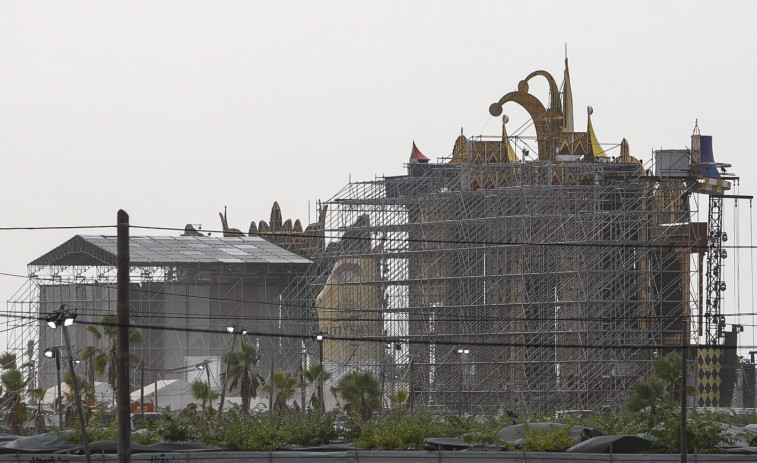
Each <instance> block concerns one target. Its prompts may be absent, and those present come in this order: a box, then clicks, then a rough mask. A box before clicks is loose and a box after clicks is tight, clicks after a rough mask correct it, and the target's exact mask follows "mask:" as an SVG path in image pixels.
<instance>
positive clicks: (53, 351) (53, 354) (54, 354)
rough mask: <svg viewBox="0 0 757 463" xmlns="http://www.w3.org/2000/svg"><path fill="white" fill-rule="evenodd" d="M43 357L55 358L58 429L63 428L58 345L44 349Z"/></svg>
mask: <svg viewBox="0 0 757 463" xmlns="http://www.w3.org/2000/svg"><path fill="white" fill-rule="evenodd" d="M45 357H47V358H54V359H55V376H56V377H57V379H58V429H59V430H61V431H62V430H63V396H62V395H61V387H60V350H59V349H58V347H51V348H49V349H47V350H45Z"/></svg>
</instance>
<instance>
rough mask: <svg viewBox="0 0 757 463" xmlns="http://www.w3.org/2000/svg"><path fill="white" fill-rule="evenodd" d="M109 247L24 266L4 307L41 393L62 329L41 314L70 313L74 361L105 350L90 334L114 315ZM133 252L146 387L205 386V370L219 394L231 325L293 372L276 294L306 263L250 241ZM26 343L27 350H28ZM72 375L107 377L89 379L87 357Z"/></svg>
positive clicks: (135, 379)
mask: <svg viewBox="0 0 757 463" xmlns="http://www.w3.org/2000/svg"><path fill="white" fill-rule="evenodd" d="M115 241H116V237H105V236H75V237H74V238H72V239H71V240H69V241H67V242H65V243H63V244H62V245H60V246H58V247H57V248H55V249H53V250H51V251H50V252H48V253H47V254H45V255H44V256H42V257H40V258H38V259H36V260H35V261H33V262H32V263H31V264H29V266H28V272H29V279H28V280H27V282H26V283H25V284H24V286H23V287H22V288H21V289H20V290H19V291H18V292H17V294H16V295H15V296H14V297H13V298H12V300H11V301H10V303H9V309H10V311H11V313H13V314H14V315H13V316H12V317H8V319H7V323H8V333H9V343H8V344H9V348H10V350H11V351H13V352H15V353H17V355H19V358H21V356H22V355H23V356H24V357H23V358H24V361H26V362H27V363H32V364H34V365H36V366H38V371H37V372H36V373H37V374H36V375H30V377H35V378H37V380H38V381H39V386H40V387H51V386H53V385H54V384H55V368H54V362H50V361H45V360H46V359H45V357H43V355H42V354H43V352H44V350H45V349H47V348H53V347H60V346H63V345H64V344H63V340H62V339H61V333H60V332H61V330H51V329H49V328H48V327H47V325H46V324H45V323H44V322H43V321H40V317H44V316H45V315H46V314H50V313H53V312H55V311H56V310H57V309H58V308H59V307H61V305H65V306H68V307H72V308H75V310H76V313H77V318H76V322H77V323H76V324H75V325H74V326H72V327H71V328H69V330H70V331H71V347H72V351H73V355H74V357H75V359H81V354H82V353H83V351H84V350H85V349H87V348H95V349H100V350H102V351H105V350H107V349H108V348H109V347H110V345H109V344H108V343H109V342H110V340H108V339H107V338H106V337H103V338H102V339H98V337H97V336H95V335H94V334H93V333H92V332H91V331H90V330H88V329H87V328H91V327H94V328H97V329H98V330H100V331H101V332H102V331H103V328H102V327H101V326H98V323H100V322H101V321H102V319H103V317H104V316H106V315H115V314H116V306H117V300H116V277H117V269H116V266H115V259H116V255H115ZM130 248H131V252H132V260H131V267H130V275H129V281H130V283H129V311H130V321H131V323H132V324H133V325H135V326H137V327H139V328H140V331H141V332H142V335H143V338H144V341H143V342H142V343H137V344H134V345H132V346H131V351H132V353H134V354H135V356H136V358H138V359H139V362H141V363H142V366H144V370H145V371H146V373H145V378H144V380H145V381H146V384H149V383H151V382H154V381H157V380H159V379H182V380H186V381H190V382H191V381H192V380H194V379H196V378H198V377H200V376H201V375H202V376H203V378H201V379H203V380H204V375H205V374H206V373H208V372H209V376H210V382H211V386H212V387H214V388H216V389H218V388H220V386H221V381H220V377H219V376H220V374H221V373H222V372H223V371H224V369H223V366H222V359H223V357H224V355H225V354H226V353H228V352H229V350H230V349H231V342H232V337H231V336H228V335H227V333H226V331H227V330H226V326H227V325H230V324H232V323H239V324H241V325H244V326H245V327H246V328H247V330H249V332H251V333H263V334H266V335H265V336H257V337H247V342H253V343H255V345H256V347H257V350H258V352H259V354H261V356H262V358H263V361H264V362H265V363H266V364H267V365H269V364H270V363H269V362H270V361H271V359H276V368H277V369H283V370H296V369H297V367H298V365H299V364H300V362H298V361H295V364H294V365H290V364H286V363H284V360H283V359H287V358H295V357H296V355H297V354H300V353H301V352H302V346H301V343H300V341H299V339H298V338H293V339H288V340H287V341H286V342H281V341H280V339H279V337H278V335H281V334H283V335H287V334H293V333H291V332H290V331H289V327H285V326H282V324H281V320H282V319H285V318H297V315H296V314H293V313H290V312H289V311H288V310H287V309H286V308H282V306H281V303H280V301H281V298H280V296H281V292H282V291H283V289H284V288H285V287H286V286H287V285H289V283H290V282H291V281H292V277H293V275H297V274H301V273H302V272H303V271H304V268H305V267H307V266H308V265H309V261H308V260H307V259H305V258H302V257H300V256H297V255H295V254H292V253H289V252H287V251H285V250H284V249H282V248H280V247H277V246H275V245H273V244H270V243H268V242H266V241H264V240H262V239H260V238H255V237H224V238H215V237H206V236H181V237H171V236H157V237H146V236H132V237H131V239H130ZM295 339H296V340H295ZM30 343H31V345H32V346H33V347H32V349H28V348H27V346H29V345H30ZM287 349H293V350H294V351H295V353H296V354H291V353H288V352H287V351H286V350H287ZM27 352H31V354H30V355H31V358H28V359H27V358H26V356H27ZM28 360H31V361H32V362H28ZM133 366H134V367H136V364H135V365H133ZM198 366H202V368H203V371H200V370H199V369H198ZM77 368H79V369H80V371H79V374H81V375H83V376H86V377H87V378H88V379H89V380H90V381H95V380H97V381H105V380H106V378H107V374H106V375H105V376H104V377H103V376H100V375H95V372H94V367H93V365H92V362H91V360H88V361H82V362H81V364H80V365H79V366H78V367H77ZM131 371H132V377H131V378H130V382H131V389H132V390H134V389H137V388H138V387H140V382H141V381H142V378H141V377H140V369H139V368H134V369H132V370H131ZM187 393H189V392H188V391H187ZM106 399H111V398H110V397H108V398H106Z"/></svg>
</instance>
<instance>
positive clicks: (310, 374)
mask: <svg viewBox="0 0 757 463" xmlns="http://www.w3.org/2000/svg"><path fill="white" fill-rule="evenodd" d="M321 374H323V378H319V376H320V375H321ZM329 378H331V373H329V372H328V371H326V370H323V371H321V366H320V365H318V364H312V365H310V368H308V369H307V370H305V371H303V372H302V379H303V383H302V387H303V388H305V387H308V386H310V385H312V384H315V383H316V382H318V381H323V382H324V383H325V382H326V381H328V379H329ZM320 403H321V402H320V400H319V397H318V388H316V389H315V391H313V394H312V395H311V396H310V407H311V408H313V409H317V408H319V407H320Z"/></svg>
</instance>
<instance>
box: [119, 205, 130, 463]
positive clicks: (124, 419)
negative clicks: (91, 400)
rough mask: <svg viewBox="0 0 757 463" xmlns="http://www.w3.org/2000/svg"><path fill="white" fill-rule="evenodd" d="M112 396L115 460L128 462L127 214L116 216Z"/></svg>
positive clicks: (122, 213) (121, 462)
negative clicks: (114, 403)
mask: <svg viewBox="0 0 757 463" xmlns="http://www.w3.org/2000/svg"><path fill="white" fill-rule="evenodd" d="M116 223H117V225H116V228H117V232H116V233H117V238H116V267H117V275H116V299H117V301H116V312H117V315H118V327H117V333H116V341H117V342H116V359H117V361H118V366H117V370H116V393H117V394H116V397H117V399H118V401H117V403H118V407H117V410H118V462H119V463H129V462H130V461H131V397H129V214H127V213H126V211H124V210H119V211H118V214H117V218H116Z"/></svg>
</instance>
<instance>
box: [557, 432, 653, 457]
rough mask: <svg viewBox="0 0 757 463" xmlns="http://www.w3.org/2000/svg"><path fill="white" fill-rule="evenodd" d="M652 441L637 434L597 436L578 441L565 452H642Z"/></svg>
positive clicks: (646, 449) (645, 450)
mask: <svg viewBox="0 0 757 463" xmlns="http://www.w3.org/2000/svg"><path fill="white" fill-rule="evenodd" d="M653 444H654V442H652V440H650V439H645V438H643V437H639V436H632V435H621V436H598V437H592V438H590V439H587V440H585V441H583V442H579V443H578V444H576V445H574V446H573V447H571V448H569V449H568V450H566V451H565V452H567V453H642V452H648V451H649V450H650V449H651V448H652V445H653Z"/></svg>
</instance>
